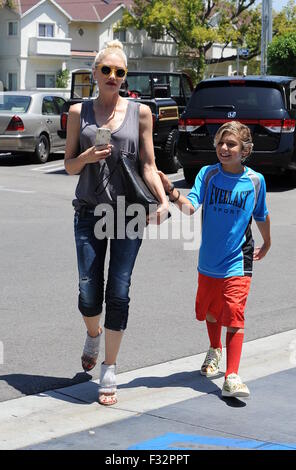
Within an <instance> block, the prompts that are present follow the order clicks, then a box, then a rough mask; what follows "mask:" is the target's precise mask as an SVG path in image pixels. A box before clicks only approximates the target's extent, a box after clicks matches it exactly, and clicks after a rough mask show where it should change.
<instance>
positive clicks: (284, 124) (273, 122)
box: [259, 119, 296, 134]
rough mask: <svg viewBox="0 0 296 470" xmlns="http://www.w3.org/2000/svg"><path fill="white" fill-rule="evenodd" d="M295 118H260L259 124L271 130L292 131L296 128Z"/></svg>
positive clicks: (277, 131)
mask: <svg viewBox="0 0 296 470" xmlns="http://www.w3.org/2000/svg"><path fill="white" fill-rule="evenodd" d="M295 122H296V121H295V119H284V120H282V119H260V120H259V124H260V125H261V126H263V127H265V128H266V129H268V130H269V131H271V132H276V133H280V132H284V133H287V134H288V133H292V132H294V130H295Z"/></svg>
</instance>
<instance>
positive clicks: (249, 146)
mask: <svg viewBox="0 0 296 470" xmlns="http://www.w3.org/2000/svg"><path fill="white" fill-rule="evenodd" d="M225 132H229V133H230V134H234V135H235V136H236V137H238V139H239V140H240V141H241V144H242V150H243V151H244V152H245V153H246V154H245V155H244V156H243V158H242V161H244V160H246V159H247V158H248V157H249V156H250V155H251V153H252V150H253V141H252V134H251V131H250V129H249V128H248V126H246V125H245V124H242V123H241V122H239V121H230V122H226V123H225V124H223V125H222V126H221V127H220V128H219V129H218V131H217V133H216V135H215V137H214V146H215V147H217V145H218V144H219V142H220V140H221V139H222V137H223V135H224V134H225Z"/></svg>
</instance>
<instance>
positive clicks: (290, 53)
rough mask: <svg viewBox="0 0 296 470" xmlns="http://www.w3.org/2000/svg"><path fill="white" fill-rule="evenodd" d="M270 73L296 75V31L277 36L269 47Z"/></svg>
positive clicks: (268, 61)
mask: <svg viewBox="0 0 296 470" xmlns="http://www.w3.org/2000/svg"><path fill="white" fill-rule="evenodd" d="M267 63H268V73H269V74H271V75H287V76H292V77H294V76H296V32H292V33H286V34H284V35H282V36H276V37H275V38H274V39H273V40H272V42H271V43H270V44H269V46H268V49H267Z"/></svg>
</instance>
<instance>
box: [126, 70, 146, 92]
mask: <svg viewBox="0 0 296 470" xmlns="http://www.w3.org/2000/svg"><path fill="white" fill-rule="evenodd" d="M127 85H128V90H137V91H139V92H140V93H141V95H149V96H150V95H151V86H150V76H149V74H147V75H135V76H133V75H131V76H130V75H128V76H127Z"/></svg>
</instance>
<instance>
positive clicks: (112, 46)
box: [93, 39, 127, 69]
mask: <svg viewBox="0 0 296 470" xmlns="http://www.w3.org/2000/svg"><path fill="white" fill-rule="evenodd" d="M108 54H117V55H118V56H119V57H121V59H122V60H123V61H124V64H125V66H126V67H127V57H126V55H125V53H124V51H123V44H122V42H120V41H118V39H114V41H109V42H107V44H106V46H105V47H104V49H101V50H100V51H99V52H98V53H97V55H96V58H95V60H94V63H93V69H94V68H95V67H96V65H97V64H99V63H100V62H101V60H102V59H103V57H105V55H108Z"/></svg>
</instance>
